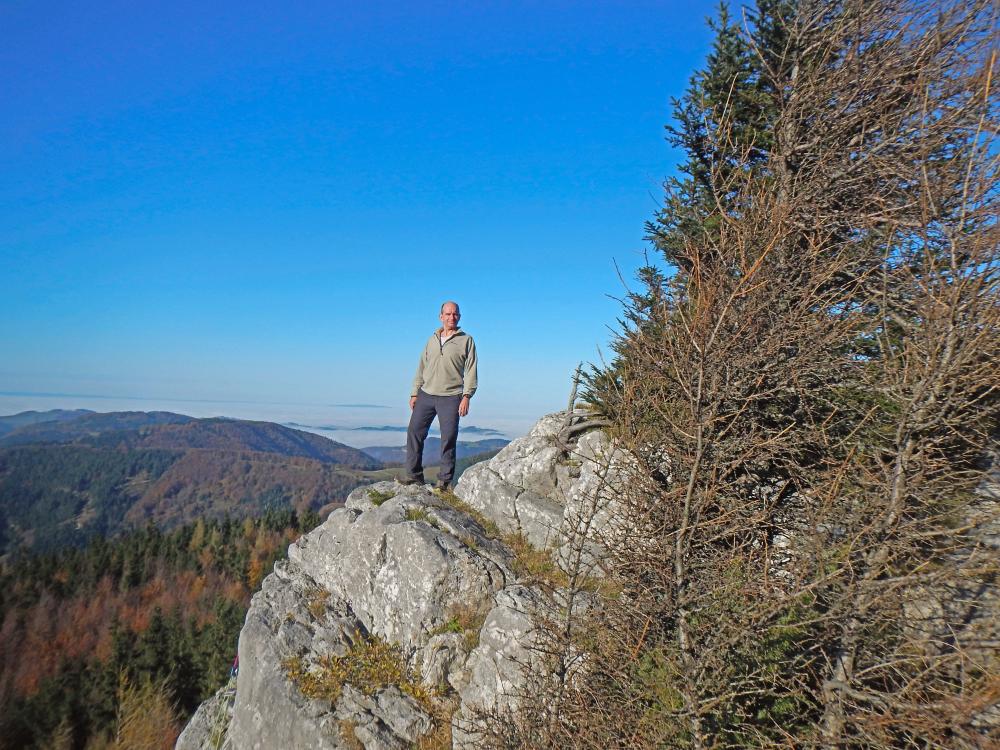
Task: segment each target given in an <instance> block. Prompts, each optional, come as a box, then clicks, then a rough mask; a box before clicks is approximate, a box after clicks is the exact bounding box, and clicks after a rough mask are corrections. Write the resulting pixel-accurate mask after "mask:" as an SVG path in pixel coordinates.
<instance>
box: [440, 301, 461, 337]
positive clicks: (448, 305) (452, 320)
mask: <svg viewBox="0 0 1000 750" xmlns="http://www.w3.org/2000/svg"><path fill="white" fill-rule="evenodd" d="M438 317H439V318H440V320H441V325H442V327H443V328H444V330H445V331H449V332H451V331H454V330H455V329H457V328H458V321H460V320H461V319H462V313H460V312H459V310H458V303H457V302H450V301H449V302H445V303H444V304H443V305H441V314H440V315H439V316H438Z"/></svg>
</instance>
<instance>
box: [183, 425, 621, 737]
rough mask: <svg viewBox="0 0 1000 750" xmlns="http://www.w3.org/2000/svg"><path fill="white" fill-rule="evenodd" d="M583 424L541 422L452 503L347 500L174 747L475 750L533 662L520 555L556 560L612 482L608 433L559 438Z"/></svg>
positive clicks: (383, 489) (279, 581)
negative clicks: (225, 682) (225, 681)
mask: <svg viewBox="0 0 1000 750" xmlns="http://www.w3.org/2000/svg"><path fill="white" fill-rule="evenodd" d="M579 419H580V417H579V416H576V417H574V416H573V415H568V414H566V413H565V412H563V413H559V414H553V415H549V416H547V417H544V418H542V419H541V420H540V421H539V422H538V423H537V424H536V425H535V426H534V427H533V428H532V430H531V431H530V432H529V434H528V435H527V436H525V437H523V438H520V439H518V440H515V441H513V442H512V443H510V444H509V445H508V446H507V447H506V448H504V449H503V450H502V451H501V452H500V453H499V454H498V455H497V456H495V457H494V458H493V459H491V460H490V461H488V462H484V463H481V464H477V465H475V466H473V467H471V468H469V469H468V470H467V471H466V472H465V473H464V474H463V475H462V478H461V480H460V481H459V483H458V485H457V487H456V488H455V493H454V495H452V494H450V493H445V494H437V493H434V492H432V491H431V490H430V488H429V487H419V486H402V485H400V484H398V483H395V482H380V483H378V484H375V485H371V486H367V487H362V488H358V489H357V490H355V491H354V492H352V493H351V495H350V497H349V498H348V500H347V502H346V505H345V507H344V508H341V509H338V510H335V511H334V512H333V513H331V514H330V517H329V518H328V519H327V520H326V522H325V523H323V524H322V525H321V526H319V527H318V528H316V529H315V530H313V531H312V532H310V533H309V534H306V535H305V536H303V537H302V538H301V539H299V540H298V541H297V542H296V543H294V544H293V545H291V547H290V548H289V553H288V559H287V560H285V561H282V562H279V563H278V564H277V565H275V569H274V572H273V573H272V574H271V575H269V576H268V577H267V578H266V579H265V580H264V583H263V586H262V588H261V591H259V592H258V593H257V594H256V595H255V596H254V597H253V600H252V602H251V605H250V610H249V612H248V614H247V618H246V623H245V624H244V626H243V630H242V631H241V633H240V639H239V663H240V670H239V675H238V678H237V679H236V681H235V692H234V691H233V686H232V685H230V686H229V687H228V688H223V690H220V691H219V693H218V694H217V695H216V696H215V697H214V698H213V699H211V700H209V701H206V703H204V704H203V705H202V706H201V707H200V708H199V709H198V711H197V713H196V714H195V715H194V717H192V719H191V721H190V722H189V724H188V726H187V727H186V729H185V731H184V732H183V734H182V735H181V736H180V738H179V739H178V742H177V746H176V747H177V748H178V750H207V749H208V748H212V749H213V750H218V749H220V748H228V749H230V750H278V749H279V748H281V749H285V748H299V747H301V748H305V747H308V748H366V749H367V750H374V749H376V748H379V749H380V748H409V747H423V748H444V747H456V748H471V747H474V746H475V745H476V742H475V729H476V726H475V721H474V717H475V716H477V715H479V713H480V712H483V711H486V712H488V711H490V710H492V709H495V708H500V707H503V706H504V705H507V704H509V703H510V702H511V701H513V700H514V698H513V696H514V695H515V694H516V689H517V688H518V687H519V686H520V685H521V680H522V672H523V665H524V664H526V663H528V662H529V661H530V659H531V654H532V651H531V642H532V629H533V625H532V623H533V619H532V615H533V611H534V610H535V609H536V608H537V607H538V606H539V604H540V601H541V598H540V597H541V594H540V591H539V590H538V589H537V588H536V587H535V586H534V585H532V582H531V580H530V577H526V576H524V575H523V571H524V567H525V566H524V564H523V561H519V559H518V556H519V555H522V556H523V555H524V552H525V550H534V551H537V550H546V552H545V555H547V554H548V552H547V551H548V550H551V551H553V552H556V551H558V550H560V544H561V539H563V538H564V536H563V535H562V534H561V531H560V530H561V529H564V528H566V525H567V524H572V523H575V521H574V519H575V518H576V517H578V516H579V515H580V513H581V508H580V507H579V505H580V503H581V502H583V501H584V499H589V501H590V502H593V499H594V498H599V497H600V496H601V493H600V492H599V491H597V492H595V489H599V488H600V487H601V486H602V484H604V483H606V480H607V477H606V474H607V462H606V461H604V460H603V459H604V454H605V452H606V451H607V440H606V438H605V437H604V436H603V434H602V433H600V432H598V431H590V432H586V433H583V434H582V437H579V439H578V440H575V441H574V442H573V443H572V445H570V446H567V445H566V444H565V443H564V442H563V440H562V439H561V437H560V433H561V432H564V430H565V428H566V426H567V425H568V424H570V423H571V422H574V421H577V420H579ZM577 434H580V433H577ZM567 448H568V449H569V450H567ZM594 545H595V546H598V542H597V541H596V540H595V542H594ZM545 555H543V556H545ZM555 557H556V558H558V555H555Z"/></svg>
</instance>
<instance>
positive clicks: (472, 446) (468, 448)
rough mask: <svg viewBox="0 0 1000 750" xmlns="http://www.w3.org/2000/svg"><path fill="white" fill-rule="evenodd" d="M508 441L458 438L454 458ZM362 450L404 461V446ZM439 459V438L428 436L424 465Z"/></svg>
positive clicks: (388, 459) (487, 450)
mask: <svg viewBox="0 0 1000 750" xmlns="http://www.w3.org/2000/svg"><path fill="white" fill-rule="evenodd" d="M509 442H510V441H509V440H507V439H506V438H504V439H501V438H490V439H488V440H460V441H458V445H457V446H456V447H455V455H456V458H467V457H469V456H477V455H479V454H481V453H492V452H495V451H498V450H500V449H501V448H503V447H504V446H505V445H507V443H509ZM361 450H362V451H363V452H365V453H367V454H368V455H369V456H372V457H373V458H377V459H378V460H379V461H382V462H383V463H387V464H401V463H403V462H404V461H406V446H395V445H391V446H390V445H373V446H371V447H369V448H362V449H361ZM440 459H441V438H436V437H429V438H427V440H426V442H424V466H437V465H438V464H439V463H440Z"/></svg>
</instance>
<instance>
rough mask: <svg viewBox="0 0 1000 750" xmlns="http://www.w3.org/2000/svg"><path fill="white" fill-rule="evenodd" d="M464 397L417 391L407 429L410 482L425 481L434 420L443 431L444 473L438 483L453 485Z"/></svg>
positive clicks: (442, 470) (442, 461) (442, 468)
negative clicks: (428, 441) (426, 447)
mask: <svg viewBox="0 0 1000 750" xmlns="http://www.w3.org/2000/svg"><path fill="white" fill-rule="evenodd" d="M461 401H462V395H461V394H459V395H457V396H432V395H430V394H429V393H424V392H423V391H417V403H416V404H415V405H414V407H413V411H412V412H411V413H410V425H409V427H407V428H406V474H407V476H408V477H409V478H410V479H418V480H420V481H423V478H424V441H425V440H426V439H427V432H428V430H430V428H431V422H433V421H434V417H435V416H437V418H438V427H440V428H441V471H440V472H439V473H438V481H439V482H450V481H451V478H452V477H453V476H454V475H455V443H457V442H458V405H459V403H460V402H461Z"/></svg>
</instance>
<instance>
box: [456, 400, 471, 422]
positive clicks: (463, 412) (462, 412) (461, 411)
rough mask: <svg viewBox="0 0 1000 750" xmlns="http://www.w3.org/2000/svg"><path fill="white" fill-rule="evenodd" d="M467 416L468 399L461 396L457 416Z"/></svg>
mask: <svg viewBox="0 0 1000 750" xmlns="http://www.w3.org/2000/svg"><path fill="white" fill-rule="evenodd" d="M468 414H469V397H468V396H462V400H461V401H459V402H458V416H460V417H466V416H468Z"/></svg>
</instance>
